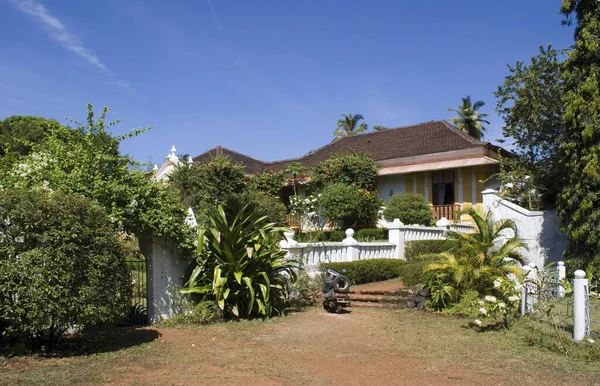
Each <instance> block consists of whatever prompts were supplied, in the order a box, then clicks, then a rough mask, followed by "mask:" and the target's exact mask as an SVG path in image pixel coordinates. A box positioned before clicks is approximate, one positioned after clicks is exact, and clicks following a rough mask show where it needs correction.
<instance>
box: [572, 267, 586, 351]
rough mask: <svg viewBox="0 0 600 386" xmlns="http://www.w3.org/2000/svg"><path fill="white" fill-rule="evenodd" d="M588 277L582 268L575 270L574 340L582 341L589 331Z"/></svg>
mask: <svg viewBox="0 0 600 386" xmlns="http://www.w3.org/2000/svg"><path fill="white" fill-rule="evenodd" d="M587 290H588V279H586V277H585V272H584V271H582V270H580V269H579V270H577V271H575V279H574V280H573V340H574V341H575V342H581V341H582V340H583V338H584V337H585V334H586V332H587V326H586V324H587V320H586V319H587V318H586V316H587V315H586V304H585V303H586V300H587Z"/></svg>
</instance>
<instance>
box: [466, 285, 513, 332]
mask: <svg viewBox="0 0 600 386" xmlns="http://www.w3.org/2000/svg"><path fill="white" fill-rule="evenodd" d="M520 286H521V284H520V283H519V282H518V281H516V282H515V281H513V280H510V279H504V278H501V277H498V278H496V280H494V293H495V296H494V295H485V296H484V297H483V299H482V300H479V301H478V302H477V307H478V309H477V312H478V314H479V315H480V317H481V318H482V319H485V320H487V321H488V324H490V323H489V322H490V321H493V324H496V325H497V324H499V323H500V324H502V325H503V326H504V327H505V328H510V321H511V319H512V318H513V317H514V316H515V315H516V313H517V311H518V309H519V303H520V300H521V297H520V296H519V288H520ZM473 323H474V324H475V325H476V326H478V327H482V326H483V322H482V321H481V319H476V320H475V321H474V322H473Z"/></svg>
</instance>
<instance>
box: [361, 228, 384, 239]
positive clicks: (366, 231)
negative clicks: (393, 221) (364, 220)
mask: <svg viewBox="0 0 600 386" xmlns="http://www.w3.org/2000/svg"><path fill="white" fill-rule="evenodd" d="M354 238H355V239H356V241H388V239H389V236H388V231H387V229H383V228H362V229H359V230H357V231H356V232H355V233H354Z"/></svg>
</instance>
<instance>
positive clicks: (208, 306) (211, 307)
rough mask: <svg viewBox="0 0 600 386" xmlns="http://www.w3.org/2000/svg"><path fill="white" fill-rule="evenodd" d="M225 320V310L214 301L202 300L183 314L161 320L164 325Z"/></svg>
mask: <svg viewBox="0 0 600 386" xmlns="http://www.w3.org/2000/svg"><path fill="white" fill-rule="evenodd" d="M222 320H223V312H222V311H221V309H220V308H219V306H218V305H217V303H215V302H213V301H201V302H198V303H197V304H195V305H191V306H189V307H187V309H185V310H184V311H183V312H182V313H181V314H178V315H174V316H172V317H171V318H169V319H165V320H163V321H162V322H160V326H162V327H177V326H181V325H189V324H212V323H218V322H221V321H222Z"/></svg>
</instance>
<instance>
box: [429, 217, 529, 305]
mask: <svg viewBox="0 0 600 386" xmlns="http://www.w3.org/2000/svg"><path fill="white" fill-rule="evenodd" d="M461 214H467V215H469V216H471V218H473V221H474V222H475V225H476V227H477V231H478V232H477V233H462V232H455V231H448V233H447V238H448V239H449V240H455V241H456V242H457V243H458V247H457V250H456V251H455V252H454V253H442V254H441V255H440V261H439V262H436V263H432V264H429V265H428V266H427V267H426V268H425V270H426V271H428V272H431V273H432V274H433V275H434V276H435V278H436V279H437V280H440V281H441V282H443V283H446V284H447V285H449V286H450V288H451V289H450V291H449V292H451V293H453V294H454V295H455V296H460V295H461V294H463V293H465V292H466V291H469V290H477V291H479V292H480V293H485V292H486V290H489V288H492V286H493V282H494V280H495V279H497V278H499V277H500V278H505V277H506V275H508V274H510V273H512V274H515V275H517V276H518V275H519V274H520V272H521V269H520V268H519V265H518V264H524V263H525V262H524V260H523V257H522V256H521V253H520V252H519V250H518V249H519V248H523V249H527V245H526V244H525V243H524V242H523V240H522V239H521V238H520V237H519V236H518V233H517V226H516V224H515V222H514V221H513V220H510V219H508V220H499V221H496V220H495V219H494V216H493V214H492V213H491V212H487V213H485V214H480V213H479V212H478V211H476V210H475V209H473V208H472V207H471V208H468V209H466V210H464V211H462V212H461ZM506 230H510V231H512V236H511V237H510V238H508V239H506V237H505V231H506ZM502 241H504V243H503V244H502V245H500V243H501V242H502Z"/></svg>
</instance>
